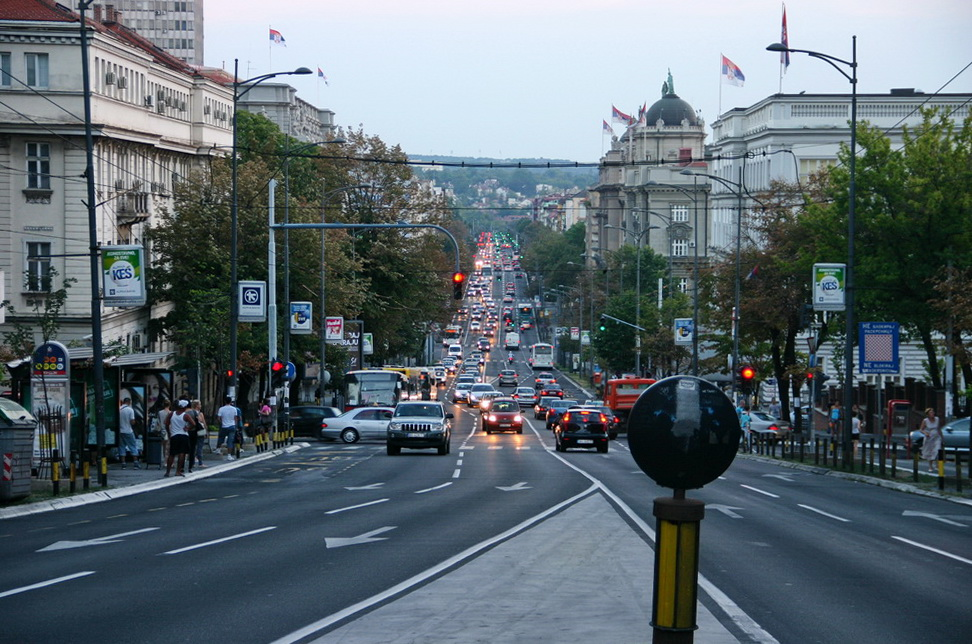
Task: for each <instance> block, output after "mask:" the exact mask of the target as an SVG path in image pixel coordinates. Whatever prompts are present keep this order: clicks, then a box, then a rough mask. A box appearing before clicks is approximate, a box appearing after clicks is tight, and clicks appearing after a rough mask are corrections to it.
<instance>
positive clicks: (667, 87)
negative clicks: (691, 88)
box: [662, 69, 675, 97]
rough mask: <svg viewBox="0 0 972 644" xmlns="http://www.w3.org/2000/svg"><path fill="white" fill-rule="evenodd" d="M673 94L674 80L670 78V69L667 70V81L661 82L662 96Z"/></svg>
mask: <svg viewBox="0 0 972 644" xmlns="http://www.w3.org/2000/svg"><path fill="white" fill-rule="evenodd" d="M674 95H675V81H674V80H672V70H671V69H669V70H668V81H667V82H664V83H662V96H663V97H664V96H674Z"/></svg>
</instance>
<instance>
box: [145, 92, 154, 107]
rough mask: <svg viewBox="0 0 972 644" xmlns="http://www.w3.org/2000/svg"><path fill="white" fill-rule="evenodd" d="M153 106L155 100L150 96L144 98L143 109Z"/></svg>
mask: <svg viewBox="0 0 972 644" xmlns="http://www.w3.org/2000/svg"><path fill="white" fill-rule="evenodd" d="M154 104H155V99H154V97H153V96H152V95H151V94H148V95H147V96H146V97H145V107H152V105H154Z"/></svg>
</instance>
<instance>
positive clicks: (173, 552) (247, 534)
mask: <svg viewBox="0 0 972 644" xmlns="http://www.w3.org/2000/svg"><path fill="white" fill-rule="evenodd" d="M276 529H277V526H275V525H271V526H267V527H266V528H259V529H257V530H250V531H249V532H242V533H240V534H234V535H230V536H228V537H223V538H222V539H214V540H212V541H207V542H206V543H197V544H195V545H192V546H186V547H185V548H178V549H177V550H169V551H168V552H163V553H162V554H164V555H178V554H181V553H183V552H188V551H190V550H197V549H199V548H205V547H206V546H215V545H216V544H218V543H224V542H226V541H233V540H234V539H242V538H243V537H252V536H253V535H255V534H260V533H261V532H267V531H268V530H276Z"/></svg>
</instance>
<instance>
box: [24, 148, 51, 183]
mask: <svg viewBox="0 0 972 644" xmlns="http://www.w3.org/2000/svg"><path fill="white" fill-rule="evenodd" d="M27 188H28V189H32V190H50V189H51V145H50V143H28V144H27Z"/></svg>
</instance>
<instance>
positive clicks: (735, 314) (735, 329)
mask: <svg viewBox="0 0 972 644" xmlns="http://www.w3.org/2000/svg"><path fill="white" fill-rule="evenodd" d="M681 174H685V175H689V176H693V177H708V178H710V179H715V180H716V181H718V182H719V183H721V184H722V185H724V186H726V187H727V188H729V192H731V193H733V194H734V195H736V211H737V212H736V276H735V280H734V282H735V285H734V290H735V293H734V304H733V311H732V369H731V370H730V372H731V375H732V402H733V404H737V402H738V401H737V400H736V395H737V392H738V384H737V382H736V370H737V369H738V368H739V325H740V322H741V319H740V315H739V307H740V297H741V291H742V287H741V284H742V276H741V275H740V273H741V269H742V211H743V189H744V188H743V186H744V184H743V169H742V167H741V166H740V168H739V181H738V182H736V181H730V180H729V179H723V178H722V177H717V176H716V175H714V174H706V173H705V172H693V171H692V170H689V169H688V168H686V169H685V170H682V172H681ZM730 186H734V187H735V188H736V189H735V190H733V189H732V188H731V187H730ZM697 249H698V244H696V252H698V250H697Z"/></svg>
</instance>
